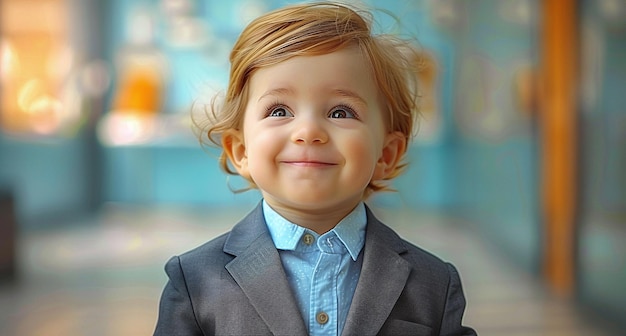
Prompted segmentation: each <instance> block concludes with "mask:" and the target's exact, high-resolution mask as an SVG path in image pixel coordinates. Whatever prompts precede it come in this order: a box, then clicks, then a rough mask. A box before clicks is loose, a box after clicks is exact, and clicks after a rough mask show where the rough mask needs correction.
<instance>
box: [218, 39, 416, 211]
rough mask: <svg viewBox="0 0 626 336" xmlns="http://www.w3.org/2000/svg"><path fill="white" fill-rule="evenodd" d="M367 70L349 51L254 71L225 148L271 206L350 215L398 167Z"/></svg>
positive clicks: (394, 140)
mask: <svg viewBox="0 0 626 336" xmlns="http://www.w3.org/2000/svg"><path fill="white" fill-rule="evenodd" d="M368 69H369V68H368V65H367V63H366V61H365V59H364V58H363V57H362V55H361V53H360V52H359V50H358V49H356V48H348V49H343V50H340V51H337V52H333V53H330V54H326V55H320V56H299V57H294V58H291V59H289V60H286V61H283V62H281V63H278V64H276V65H273V66H269V67H265V68H261V69H259V70H258V71H257V72H256V73H254V75H253V76H252V78H251V79H250V82H249V85H250V87H249V89H250V91H249V93H250V95H249V98H248V103H247V107H246V111H245V117H244V122H243V130H242V132H241V131H233V132H231V133H229V134H227V139H228V140H227V141H226V142H225V143H226V144H227V145H226V146H225V147H224V149H225V151H226V153H227V154H228V155H229V158H230V159H231V161H233V164H234V166H235V168H236V169H237V170H238V172H239V173H240V174H241V175H242V176H245V177H248V178H251V179H252V180H253V181H254V182H255V183H256V185H257V186H258V187H259V189H260V190H261V192H262V194H263V196H264V198H265V200H266V201H267V202H268V204H269V205H270V206H273V208H275V209H285V208H289V209H290V210H295V211H302V210H339V209H341V208H342V207H345V208H346V209H347V210H350V209H352V208H353V207H354V206H355V205H356V204H357V203H358V202H359V201H360V200H361V199H362V197H363V193H364V191H365V189H366V187H367V185H368V184H369V182H370V181H371V180H372V179H381V178H383V177H384V176H385V175H386V174H387V173H388V171H389V170H390V169H391V168H392V167H391V166H392V165H395V164H396V162H395V161H396V157H395V154H397V152H398V150H397V148H395V149H394V148H392V149H391V150H390V149H389V148H388V147H389V146H392V147H393V146H399V145H398V144H397V143H398V142H401V139H402V136H401V135H399V134H396V133H388V132H386V130H385V126H384V123H383V119H382V115H381V113H382V112H381V108H380V106H381V104H380V102H379V100H378V91H377V88H376V84H375V82H374V80H373V79H372V78H371V75H370V72H369V71H368ZM401 147H402V150H403V149H404V147H403V146H401ZM390 152H391V156H393V157H392V158H390V157H389V156H390V154H389V153H390Z"/></svg>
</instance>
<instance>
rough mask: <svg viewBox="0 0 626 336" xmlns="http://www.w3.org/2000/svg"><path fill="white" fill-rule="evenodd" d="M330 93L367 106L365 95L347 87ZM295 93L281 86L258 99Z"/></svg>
mask: <svg viewBox="0 0 626 336" xmlns="http://www.w3.org/2000/svg"><path fill="white" fill-rule="evenodd" d="M330 93H331V94H332V95H334V96H339V97H344V98H348V99H353V100H356V101H357V102H358V103H359V104H362V105H364V106H367V102H366V101H365V99H363V97H361V96H360V95H359V94H358V93H356V92H354V91H351V90H347V89H334V90H330ZM293 94H294V90H293V89H291V88H284V87H281V88H276V89H271V90H268V91H266V92H265V93H263V94H262V95H261V96H260V97H259V99H258V100H257V101H261V100H262V99H264V98H265V97H268V96H286V95H293Z"/></svg>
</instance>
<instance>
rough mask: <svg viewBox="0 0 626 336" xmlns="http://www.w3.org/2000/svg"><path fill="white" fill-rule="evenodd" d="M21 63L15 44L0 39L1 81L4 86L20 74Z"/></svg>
mask: <svg viewBox="0 0 626 336" xmlns="http://www.w3.org/2000/svg"><path fill="white" fill-rule="evenodd" d="M19 71H20V62H19V59H18V57H17V52H16V51H15V47H14V46H13V44H12V43H11V42H10V41H9V40H8V39H6V38H0V81H1V82H2V83H3V84H4V83H7V82H8V81H9V80H12V79H13V78H15V77H16V76H17V74H19Z"/></svg>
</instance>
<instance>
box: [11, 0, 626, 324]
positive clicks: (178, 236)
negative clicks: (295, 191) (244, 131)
mask: <svg viewBox="0 0 626 336" xmlns="http://www.w3.org/2000/svg"><path fill="white" fill-rule="evenodd" d="M291 2H293V1H285V0H282V1H281V0H232V1H211V0H109V1H97V0H19V1H18V0H0V4H1V7H0V9H1V11H0V14H1V21H0V24H1V26H0V27H1V28H0V29H1V30H0V43H1V44H0V53H1V62H2V63H1V65H0V85H1V86H0V88H1V91H0V94H1V96H0V99H1V105H0V278H1V279H2V280H1V281H0V335H145V334H151V333H152V330H153V327H154V323H155V321H156V317H157V305H158V299H159V296H160V292H161V290H162V288H163V286H164V285H165V282H166V281H167V279H166V276H165V274H164V272H163V270H162V267H163V265H164V263H165V262H166V260H167V259H168V258H169V257H170V256H172V255H174V254H178V253H181V252H183V251H186V250H188V249H191V248H192V247H195V246H196V245H199V244H201V243H202V242H204V241H207V240H209V239H211V238H212V237H214V236H216V235H218V234H221V233H223V232H225V231H227V230H228V228H229V227H231V226H232V225H233V224H234V223H235V222H236V221H237V220H238V219H240V218H242V217H243V215H244V214H245V213H246V212H247V211H249V210H250V209H251V208H252V207H254V206H255V204H256V203H257V202H258V201H259V195H258V193H256V192H248V193H244V194H233V193H232V192H231V191H230V189H229V186H237V185H238V184H239V183H241V181H238V180H236V179H227V178H226V177H225V175H224V174H223V173H222V172H221V171H220V170H219V168H218V165H217V161H216V154H217V151H215V150H214V149H210V148H209V149H206V148H205V149H203V148H201V147H200V145H199V144H198V141H197V139H196V138H195V136H194V134H193V132H192V131H191V115H192V113H202V110H203V109H204V107H205V105H206V104H207V103H208V102H209V101H210V99H211V98H212V97H213V96H214V95H215V94H216V93H217V92H220V91H221V90H224V89H225V88H226V83H227V80H228V69H229V65H228V61H227V59H228V54H229V49H230V47H231V46H232V44H233V43H234V40H235V39H236V38H237V36H238V34H239V33H240V32H241V30H242V29H243V27H244V26H245V25H246V24H247V23H248V22H249V21H250V20H251V19H252V18H254V17H256V16H258V15H260V14H262V13H264V12H266V11H268V10H271V9H274V8H277V7H280V6H282V5H284V4H287V3H291ZM358 3H362V4H365V5H367V6H369V7H374V8H379V9H383V11H378V12H376V13H375V18H376V21H377V22H378V23H377V25H376V30H377V31H381V32H392V33H398V34H401V35H403V36H405V37H408V38H415V39H416V40H417V43H418V45H419V48H420V50H421V52H422V59H421V60H419V61H420V62H423V64H424V65H425V66H424V67H423V71H422V72H421V73H420V74H419V76H420V85H421V86H420V90H421V95H422V101H421V104H422V113H423V117H424V118H423V120H422V122H421V125H420V130H419V134H418V136H417V138H416V139H415V141H414V143H413V144H412V146H411V147H410V149H409V153H408V159H409V161H410V168H409V169H408V171H407V172H406V174H405V175H403V176H401V177H400V178H398V179H397V181H395V184H394V185H395V187H396V188H397V189H398V192H397V193H392V194H381V195H377V196H376V197H374V198H373V199H372V200H371V201H370V204H371V205H372V207H374V208H375V210H376V211H375V212H376V213H377V214H378V215H379V217H381V218H382V219H384V220H385V221H386V222H387V223H388V224H390V225H391V226H392V227H394V228H395V229H396V230H397V231H398V232H399V233H400V234H401V235H402V236H404V237H405V238H407V239H409V240H412V241H414V242H416V243H417V244H419V245H421V246H423V247H425V248H427V249H429V250H431V251H433V252H434V253H436V254H437V255H439V256H441V257H442V258H444V259H446V260H449V261H451V262H453V263H454V264H455V265H457V266H458V268H459V269H460V271H461V275H462V277H463V281H464V286H465V291H466V296H467V299H468V302H469V304H468V308H467V312H466V317H465V322H466V324H469V325H471V326H474V327H475V328H476V329H477V330H478V332H479V333H480V334H481V335H622V334H623V331H622V332H620V331H621V330H623V328H624V327H626V324H625V322H624V321H626V244H625V243H624V242H625V241H626V240H625V237H626V150H625V149H624V148H625V146H626V1H624V0H596V1H592V0H577V1H575V0H544V1H541V0H472V1H466V0H414V1H411V0H397V1H385V0H368V1H358ZM385 11H389V12H391V13H393V15H394V16H395V17H397V18H398V19H399V23H398V22H397V21H396V20H395V19H394V18H393V17H392V16H389V15H388V14H385ZM242 318H244V317H242Z"/></svg>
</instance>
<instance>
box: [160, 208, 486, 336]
mask: <svg viewBox="0 0 626 336" xmlns="http://www.w3.org/2000/svg"><path fill="white" fill-rule="evenodd" d="M367 220H368V222H367V231H366V237H365V246H364V248H363V251H362V252H361V254H360V255H359V258H363V266H362V270H361V277H360V278H359V282H358V285H357V288H356V291H355V293H354V298H353V300H352V305H351V307H350V310H349V312H348V317H347V320H346V323H345V326H344V330H343V335H358V336H362V335H376V334H379V335H475V332H474V330H472V329H471V328H467V327H463V326H462V324H461V319H462V317H463V311H464V309H465V298H464V296H463V290H462V288H461V282H460V279H459V275H458V273H457V271H456V269H455V268H454V266H452V265H451V264H448V263H444V262H442V261H441V260H439V259H437V258H436V257H434V256H433V255H431V254H429V253H427V252H425V251H424V250H422V249H420V248H418V247H416V246H414V245H412V244H410V243H408V242H406V241H404V240H402V239H401V238H400V237H399V236H398V235H397V234H396V233H395V232H394V231H392V230H391V229H390V228H389V227H387V226H385V225H384V224H382V223H381V222H379V221H378V220H377V219H376V218H375V217H374V215H373V214H372V213H371V211H370V210H369V208H368V209H367ZM165 271H166V273H167V275H168V276H169V281H168V283H167V285H166V286H165V289H164V291H163V294H162V297H161V303H160V308H159V318H158V321H157V325H156V330H155V332H154V334H155V335H167V336H173V335H270V334H274V335H306V333H307V329H306V327H305V323H304V320H303V319H302V316H301V314H300V312H299V310H298V306H297V304H296V301H295V298H294V295H293V294H292V291H291V289H290V287H289V282H288V281H287V277H286V275H285V272H284V270H283V267H282V264H281V260H280V257H279V254H278V251H277V250H276V248H275V247H274V243H273V241H272V238H271V236H270V234H269V231H268V229H267V225H266V224H265V220H264V218H263V210H262V207H261V206H258V207H256V209H255V210H253V211H252V212H251V213H250V214H249V215H248V216H247V217H246V218H244V219H243V220H242V221H241V222H239V223H238V224H237V225H235V226H234V227H233V229H232V231H231V232H229V233H226V234H224V235H222V236H220V237H217V238H215V239H214V240H212V241H210V242H208V243H206V244H204V245H202V246H200V247H198V248H196V249H194V250H192V251H189V252H187V253H185V254H183V255H181V256H178V257H173V258H172V259H170V260H169V261H168V262H167V264H166V266H165Z"/></svg>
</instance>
